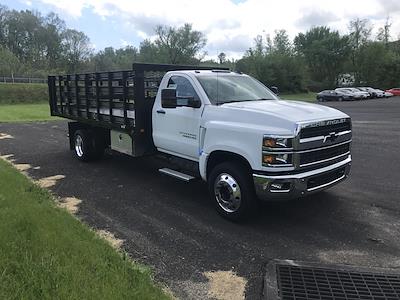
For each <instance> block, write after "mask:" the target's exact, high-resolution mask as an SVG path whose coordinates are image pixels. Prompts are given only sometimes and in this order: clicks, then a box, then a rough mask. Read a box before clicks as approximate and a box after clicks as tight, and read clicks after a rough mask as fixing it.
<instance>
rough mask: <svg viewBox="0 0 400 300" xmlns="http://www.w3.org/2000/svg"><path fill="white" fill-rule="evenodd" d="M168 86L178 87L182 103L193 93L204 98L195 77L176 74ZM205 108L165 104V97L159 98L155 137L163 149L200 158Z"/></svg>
mask: <svg viewBox="0 0 400 300" xmlns="http://www.w3.org/2000/svg"><path fill="white" fill-rule="evenodd" d="M167 88H175V89H176V94H177V97H179V98H178V104H180V105H185V103H187V102H188V99H185V97H188V98H189V97H193V98H194V99H195V100H200V97H199V96H198V93H197V92H196V90H195V88H194V86H193V84H192V83H191V79H190V78H189V77H185V76H182V75H173V76H171V77H170V78H169V80H168V85H167ZM203 108H204V103H202V105H201V107H200V108H192V107H187V106H178V107H176V108H163V107H161V101H156V103H155V105H154V109H153V139H154V144H155V145H156V147H157V148H158V150H159V151H164V152H167V153H170V154H176V155H178V156H182V157H185V158H189V159H195V160H198V157H199V130H200V118H201V113H202V111H203Z"/></svg>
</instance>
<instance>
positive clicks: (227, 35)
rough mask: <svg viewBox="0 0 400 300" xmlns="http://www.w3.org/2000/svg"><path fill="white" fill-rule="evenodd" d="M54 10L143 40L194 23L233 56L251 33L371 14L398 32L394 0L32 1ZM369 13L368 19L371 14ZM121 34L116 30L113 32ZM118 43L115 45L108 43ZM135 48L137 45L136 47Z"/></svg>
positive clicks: (398, 8)
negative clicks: (92, 18)
mask: <svg viewBox="0 0 400 300" xmlns="http://www.w3.org/2000/svg"><path fill="white" fill-rule="evenodd" d="M37 1H38V2H42V3H46V4H48V5H51V6H52V7H54V8H56V9H57V11H58V12H59V13H60V14H61V15H62V16H63V17H64V18H65V17H66V16H68V15H69V16H72V17H73V18H75V19H79V18H83V17H84V16H83V14H85V11H86V10H90V11H91V12H92V13H94V14H96V15H98V16H100V17H102V18H105V19H106V20H109V21H110V20H111V21H113V22H114V21H115V22H117V23H118V24H119V26H116V28H119V30H120V31H123V34H124V36H125V37H128V36H131V37H132V38H135V37H136V38H138V39H144V38H152V37H153V36H154V28H155V27H156V26H157V25H159V24H161V25H167V26H181V25H183V24H184V23H191V24H193V28H194V29H195V30H200V31H202V32H203V33H204V34H206V37H207V40H208V43H207V46H206V49H205V50H206V51H207V52H208V54H209V55H210V56H216V55H217V54H218V53H219V52H221V51H223V52H226V53H232V55H234V56H238V55H240V54H241V53H243V51H245V50H246V49H248V48H249V47H251V46H252V41H253V39H254V37H256V36H257V35H259V34H263V35H265V34H271V35H273V33H274V31H275V30H277V29H286V30H287V32H288V34H289V36H290V37H291V38H294V37H295V35H297V33H298V32H299V31H304V30H306V29H308V28H309V27H311V26H317V25H329V26H331V27H332V28H333V29H336V30H339V31H340V32H341V33H343V34H344V33H347V31H348V26H347V25H348V23H349V21H350V20H351V19H354V18H357V17H358V18H370V19H371V20H373V25H375V26H376V27H378V26H381V25H382V24H383V23H384V21H385V19H386V17H387V15H388V14H389V15H390V17H391V20H392V21H393V26H392V33H393V36H397V35H398V33H399V32H400V1H399V0H363V2H362V4H360V2H359V1H348V0H335V1H320V0H302V1H298V0H280V1H265V0H245V1H231V0H201V1H200V0H168V1H165V0H146V1H143V0H118V1H114V0H37ZM372 16H373V17H372ZM93 26H96V25H95V24H94V25H93ZM118 34H120V35H121V36H118V40H119V38H122V33H121V32H116V35H118ZM113 46H118V45H113ZM136 46H138V45H136Z"/></svg>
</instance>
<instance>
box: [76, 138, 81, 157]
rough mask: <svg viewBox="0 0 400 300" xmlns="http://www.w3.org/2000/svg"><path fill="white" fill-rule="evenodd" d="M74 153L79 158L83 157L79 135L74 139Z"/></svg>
mask: <svg viewBox="0 0 400 300" xmlns="http://www.w3.org/2000/svg"><path fill="white" fill-rule="evenodd" d="M75 152H76V155H78V156H79V157H82V156H83V140H82V137H81V136H80V135H77V136H76V137H75Z"/></svg>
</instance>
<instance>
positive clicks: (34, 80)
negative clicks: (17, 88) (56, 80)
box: [0, 76, 47, 83]
mask: <svg viewBox="0 0 400 300" xmlns="http://www.w3.org/2000/svg"><path fill="white" fill-rule="evenodd" d="M0 83H47V78H33V77H23V76H14V77H5V76H0Z"/></svg>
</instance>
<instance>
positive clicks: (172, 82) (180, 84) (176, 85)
mask: <svg viewBox="0 0 400 300" xmlns="http://www.w3.org/2000/svg"><path fill="white" fill-rule="evenodd" d="M167 88H169V89H176V96H177V98H178V99H177V104H178V105H187V104H188V100H189V99H190V98H192V99H193V100H197V101H200V97H199V96H198V95H197V93H196V91H195V90H194V88H193V86H192V84H191V83H190V81H189V80H188V79H186V78H185V77H182V76H172V77H171V78H170V79H169V81H168V86H167Z"/></svg>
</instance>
